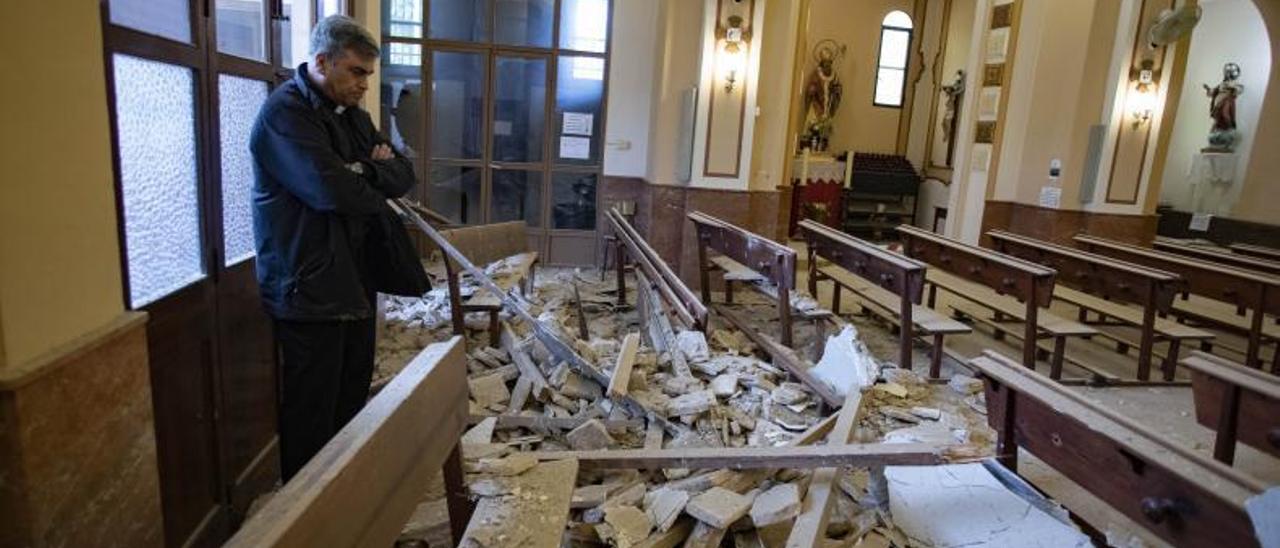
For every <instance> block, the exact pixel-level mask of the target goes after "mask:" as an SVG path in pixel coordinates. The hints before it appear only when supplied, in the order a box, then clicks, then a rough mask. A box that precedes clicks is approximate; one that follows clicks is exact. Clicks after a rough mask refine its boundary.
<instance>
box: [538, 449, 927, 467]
mask: <svg viewBox="0 0 1280 548" xmlns="http://www.w3.org/2000/svg"><path fill="white" fill-rule="evenodd" d="M529 454H530V455H533V456H535V457H537V458H538V459H539V460H560V459H577V460H578V461H579V462H580V464H581V466H582V468H583V469H617V468H639V469H646V470H655V469H663V468H667V469H670V468H689V469H699V468H736V469H748V468H823V467H835V466H868V465H873V464H883V465H891V466H923V465H934V464H943V463H944V462H947V457H946V454H945V450H944V448H943V447H941V446H938V445H931V444H921V443H892V444H882V443H868V444H850V445H817V446H802V447H733V448H725V447H685V448H680V449H660V450H650V449H622V450H615V451H534V452H531V453H529Z"/></svg>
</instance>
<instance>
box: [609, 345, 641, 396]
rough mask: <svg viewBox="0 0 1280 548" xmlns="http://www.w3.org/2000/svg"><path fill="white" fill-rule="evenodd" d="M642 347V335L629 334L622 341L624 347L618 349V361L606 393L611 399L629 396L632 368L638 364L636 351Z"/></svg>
mask: <svg viewBox="0 0 1280 548" xmlns="http://www.w3.org/2000/svg"><path fill="white" fill-rule="evenodd" d="M639 347H640V335H639V334H638V333H628V334H627V336H626V337H623V339H622V347H621V348H619V349H618V360H617V361H616V362H614V366H613V374H612V376H611V377H610V378H609V388H608V390H606V391H605V393H606V394H608V396H609V397H610V398H616V397H620V396H625V395H627V385H628V384H630V382H631V368H632V366H634V365H635V363H636V350H637V349H639Z"/></svg>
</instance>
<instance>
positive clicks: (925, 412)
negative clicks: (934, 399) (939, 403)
mask: <svg viewBox="0 0 1280 548" xmlns="http://www.w3.org/2000/svg"><path fill="white" fill-rule="evenodd" d="M911 414H912V415H915V416H917V417H920V418H922V419H929V420H934V421H936V420H938V419H940V418H942V410H941V409H938V408H936V407H912V408H911Z"/></svg>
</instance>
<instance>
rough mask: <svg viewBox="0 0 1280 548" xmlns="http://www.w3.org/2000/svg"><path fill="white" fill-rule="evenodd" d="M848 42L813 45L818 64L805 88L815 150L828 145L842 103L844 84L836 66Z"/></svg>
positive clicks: (809, 131)
mask: <svg viewBox="0 0 1280 548" xmlns="http://www.w3.org/2000/svg"><path fill="white" fill-rule="evenodd" d="M844 52H845V46H843V45H840V44H837V43H836V42H835V41H834V40H831V39H826V40H823V41H821V42H818V45H817V46H814V48H813V57H814V63H815V66H814V68H813V72H812V73H811V74H810V75H809V78H808V80H807V82H806V83H805V88H804V105H805V128H806V133H805V138H806V140H807V141H808V144H809V149H810V150H813V151H815V152H821V151H825V150H826V149H827V139H828V138H829V137H830V136H831V121H832V119H833V118H834V117H835V114H836V109H837V108H839V107H840V96H841V94H842V93H843V91H844V85H843V84H841V83H840V76H839V75H837V74H836V66H837V65H838V64H839V62H840V59H842V58H843V57H844Z"/></svg>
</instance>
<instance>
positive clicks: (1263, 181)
mask: <svg viewBox="0 0 1280 548" xmlns="http://www.w3.org/2000/svg"><path fill="white" fill-rule="evenodd" d="M1255 3H1256V4H1257V6H1258V11H1259V12H1261V13H1262V19H1263V21H1265V22H1266V24H1267V35H1268V37H1269V38H1270V39H1271V59H1272V63H1273V64H1274V63H1275V59H1276V58H1277V56H1280V2H1278V1H1276V0H1255ZM1266 93H1267V96H1266V98H1265V99H1263V100H1262V112H1260V113H1259V115H1258V125H1257V127H1258V130H1257V133H1255V134H1254V136H1253V150H1254V153H1253V154H1252V155H1251V157H1250V158H1249V171H1248V173H1246V174H1245V180H1244V186H1243V187H1242V188H1241V189H1240V199H1239V200H1237V201H1236V205H1235V207H1234V208H1233V210H1232V215H1231V216H1232V217H1234V218H1237V219H1243V220H1246V221H1254V222H1259V223H1267V224H1280V200H1277V199H1276V193H1277V191H1280V154H1275V152H1274V151H1276V150H1280V70H1275V69H1274V68H1273V69H1272V70H1271V78H1270V81H1269V82H1267V92H1266Z"/></svg>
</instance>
